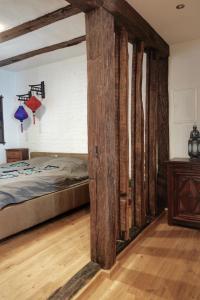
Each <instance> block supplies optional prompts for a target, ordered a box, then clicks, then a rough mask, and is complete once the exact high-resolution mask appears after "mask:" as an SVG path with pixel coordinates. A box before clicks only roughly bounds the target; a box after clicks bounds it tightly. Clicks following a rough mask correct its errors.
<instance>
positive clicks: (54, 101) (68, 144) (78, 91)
mask: <svg viewBox="0 0 200 300" xmlns="http://www.w3.org/2000/svg"><path fill="white" fill-rule="evenodd" d="M86 68H87V66H86V56H84V55H83V56H80V57H73V58H70V59H67V60H64V61H59V62H56V63H52V64H48V65H43V66H41V67H36V68H33V69H29V70H25V71H20V72H17V73H16V74H17V76H16V94H23V93H25V92H27V91H28V88H27V87H28V85H29V84H37V83H39V82H41V81H44V82H45V86H46V99H45V100H42V103H43V106H42V108H40V109H39V110H38V113H37V118H36V125H33V124H32V115H31V112H30V111H29V110H28V109H26V110H27V112H30V115H31V118H29V119H28V120H27V121H25V122H24V127H25V130H24V133H23V134H20V146H21V147H28V148H29V149H30V151H48V152H79V153H87V151H88V150H87V148H88V142H87V69H86ZM17 104H18V103H16V105H17Z"/></svg>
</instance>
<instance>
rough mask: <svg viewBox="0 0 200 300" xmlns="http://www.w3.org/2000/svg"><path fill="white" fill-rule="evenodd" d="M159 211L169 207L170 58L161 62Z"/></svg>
mask: <svg viewBox="0 0 200 300" xmlns="http://www.w3.org/2000/svg"><path fill="white" fill-rule="evenodd" d="M157 126H158V186H157V188H158V211H159V212H161V211H162V210H163V209H164V208H165V207H167V166H166V161H168V160H169V94H168V58H161V59H160V60H159V95H158V111H157Z"/></svg>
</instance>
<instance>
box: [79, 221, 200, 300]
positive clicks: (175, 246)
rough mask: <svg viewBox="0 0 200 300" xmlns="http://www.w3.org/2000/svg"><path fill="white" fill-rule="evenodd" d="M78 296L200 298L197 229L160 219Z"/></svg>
mask: <svg viewBox="0 0 200 300" xmlns="http://www.w3.org/2000/svg"><path fill="white" fill-rule="evenodd" d="M77 299H79V300H115V299H117V300H192V299H193V300H194V299H196V300H197V299H198V300H200V231H199V230H193V229H186V228H182V227H169V226H168V225H167V222H166V218H162V219H161V220H160V221H159V222H158V223H156V224H155V225H153V226H152V227H151V228H150V229H147V231H146V232H145V233H144V234H142V236H141V238H139V240H138V241H136V242H135V244H133V245H130V246H129V249H128V250H125V252H124V254H121V255H120V257H119V258H118V264H117V266H116V267H115V268H114V270H113V271H112V273H111V274H106V273H104V274H100V275H97V277H96V279H95V280H94V281H93V283H92V284H91V285H90V286H89V287H88V288H87V289H86V290H85V292H84V293H82V294H81V296H79V297H77Z"/></svg>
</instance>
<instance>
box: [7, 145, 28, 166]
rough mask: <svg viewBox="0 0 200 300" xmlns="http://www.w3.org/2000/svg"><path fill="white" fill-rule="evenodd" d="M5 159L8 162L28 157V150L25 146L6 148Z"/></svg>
mask: <svg viewBox="0 0 200 300" xmlns="http://www.w3.org/2000/svg"><path fill="white" fill-rule="evenodd" d="M6 159H7V162H8V163H11V162H16V161H20V160H27V159H29V150H28V149H26V148H22V149H7V150H6Z"/></svg>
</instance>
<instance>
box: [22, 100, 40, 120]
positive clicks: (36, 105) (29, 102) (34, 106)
mask: <svg viewBox="0 0 200 300" xmlns="http://www.w3.org/2000/svg"><path fill="white" fill-rule="evenodd" d="M25 104H26V106H27V107H28V108H30V109H31V110H32V112H33V124H35V112H36V110H37V109H38V108H39V107H40V106H41V105H42V103H41V102H40V100H38V99H37V98H36V97H35V96H31V97H30V99H29V100H27V101H26V102H25Z"/></svg>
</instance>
